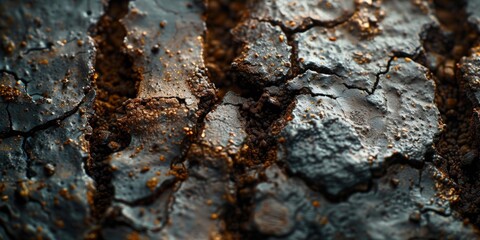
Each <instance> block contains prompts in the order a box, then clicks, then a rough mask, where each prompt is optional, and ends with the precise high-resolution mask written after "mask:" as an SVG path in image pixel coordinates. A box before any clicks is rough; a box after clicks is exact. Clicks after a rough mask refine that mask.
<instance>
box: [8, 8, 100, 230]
mask: <svg viewBox="0 0 480 240" xmlns="http://www.w3.org/2000/svg"><path fill="white" fill-rule="evenodd" d="M1 8H2V12H4V13H5V15H4V17H2V19H1V21H0V26H1V27H0V29H1V33H0V34H1V37H2V45H1V46H2V48H1V49H0V58H1V59H2V60H1V61H0V72H1V84H0V86H1V87H0V88H1V90H0V92H1V94H0V105H1V107H0V108H1V109H2V111H3V113H4V114H3V117H2V118H3V119H7V121H4V120H2V121H0V131H1V136H2V140H1V141H0V148H1V149H2V154H1V155H2V157H1V159H2V164H1V165H2V174H1V180H0V181H1V186H2V187H1V189H2V190H1V191H2V193H1V194H2V200H3V201H2V203H1V204H0V205H1V206H0V208H2V209H3V210H2V214H1V216H0V219H1V226H2V227H1V229H2V230H1V231H0V232H1V234H0V235H1V238H2V239H20V238H23V239H28V238H32V239H33V238H37V239H38V238H42V239H60V238H61V239H78V238H79V237H80V238H83V237H86V236H87V234H88V231H89V230H90V224H89V222H91V221H92V219H91V215H90V211H91V206H90V205H89V203H91V196H92V194H93V192H94V188H93V186H94V185H93V181H92V180H91V179H90V178H89V177H88V176H87V175H86V173H85V170H84V166H85V163H86V161H87V159H88V158H89V144H88V142H87V141H86V139H85V138H86V136H87V135H88V134H89V132H90V131H91V130H90V129H89V124H88V121H87V120H88V117H89V116H90V114H91V104H92V102H93V98H94V96H95V93H94V91H93V88H92V84H91V81H92V79H93V73H94V69H93V62H92V60H93V58H94V54H95V50H94V47H93V43H92V41H91V39H90V38H89V37H88V35H87V29H88V28H89V27H90V25H91V24H93V23H94V22H95V21H97V19H98V16H99V15H100V14H101V11H102V5H101V3H100V2H99V1H89V2H87V1H69V2H65V1H48V2H47V1H35V2H31V3H30V2H28V1H7V2H3V3H2V5H1Z"/></svg>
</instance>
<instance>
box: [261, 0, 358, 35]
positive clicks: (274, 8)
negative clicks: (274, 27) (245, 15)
mask: <svg viewBox="0 0 480 240" xmlns="http://www.w3.org/2000/svg"><path fill="white" fill-rule="evenodd" d="M354 2H355V1H353V0H346V1H335V0H326V1H286V0H270V1H251V10H252V13H251V17H252V18H254V19H259V20H262V21H269V22H275V23H277V24H279V25H281V26H283V27H284V28H286V29H289V30H294V31H297V30H302V29H305V28H306V27H308V25H312V24H318V25H334V24H338V23H339V22H342V21H345V20H346V19H348V18H349V17H350V16H351V15H353V13H354V11H355V3H354Z"/></svg>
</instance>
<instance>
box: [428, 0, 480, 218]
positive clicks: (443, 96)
mask: <svg viewBox="0 0 480 240" xmlns="http://www.w3.org/2000/svg"><path fill="white" fill-rule="evenodd" d="M434 5H435V11H436V16H437V18H438V19H439V21H440V24H441V29H435V28H433V29H430V30H428V31H427V36H426V40H425V41H424V48H425V50H426V53H427V56H430V57H433V58H435V59H436V62H437V63H438V64H434V63H429V62H428V61H427V63H426V64H425V65H426V66H428V67H429V68H430V70H431V72H432V73H433V75H434V76H435V78H434V79H435V81H436V85H437V87H436V96H435V103H436V105H437V107H438V109H439V111H440V114H441V119H442V121H443V132H442V133H441V134H440V136H439V138H438V140H437V141H436V143H435V148H436V151H437V154H438V156H437V158H436V160H435V161H434V163H435V165H437V167H439V168H440V169H441V170H442V171H443V172H444V173H446V175H447V176H448V177H449V178H451V179H452V180H453V181H454V182H455V183H456V184H457V189H456V192H457V193H460V194H457V196H458V198H454V199H451V202H452V207H453V208H454V209H455V210H456V211H458V212H459V213H460V214H461V215H462V217H463V218H464V221H465V222H469V221H471V222H472V223H474V224H475V225H476V226H480V217H479V213H480V209H479V206H480V202H479V200H478V194H477V193H478V192H477V190H475V188H478V187H479V186H480V183H479V182H478V172H479V171H480V165H479V164H478V161H475V160H478V152H477V150H476V149H475V146H474V145H473V143H474V141H473V140H474V139H473V136H472V134H471V130H472V129H471V116H472V109H473V106H472V103H471V102H470V100H469V99H468V97H467V95H466V92H465V87H464V83H463V82H462V79H461V74H459V70H458V63H459V61H460V60H461V58H462V57H464V56H467V55H468V53H469V50H470V48H471V47H472V46H473V44H474V42H475V41H476V40H477V39H478V36H477V34H475V32H474V30H473V29H472V26H470V25H469V24H468V21H467V20H468V15H467V13H466V12H465V8H466V4H465V3H464V2H463V1H448V0H435V1H434ZM475 186H476V187H475Z"/></svg>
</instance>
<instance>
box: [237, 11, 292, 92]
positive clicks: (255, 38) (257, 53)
mask: <svg viewBox="0 0 480 240" xmlns="http://www.w3.org/2000/svg"><path fill="white" fill-rule="evenodd" d="M233 34H234V36H236V37H237V41H240V42H243V43H244V44H243V45H244V46H243V48H242V53H241V54H240V56H238V57H237V58H236V59H235V60H234V62H233V63H232V70H233V71H235V72H236V74H238V75H239V76H240V77H241V78H242V79H244V81H248V82H249V83H251V84H255V85H260V86H262V85H271V84H274V83H276V82H279V81H281V80H284V79H285V78H286V77H287V75H288V73H289V70H290V67H291V64H290V57H291V56H290V55H291V49H292V47H290V46H289V45H288V44H287V37H286V35H285V34H284V33H283V32H282V30H281V28H280V27H278V26H272V25H271V24H270V23H268V22H259V21H255V20H252V21H248V22H245V23H244V24H242V25H239V26H237V27H236V28H235V29H234V30H233Z"/></svg>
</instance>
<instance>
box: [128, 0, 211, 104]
mask: <svg viewBox="0 0 480 240" xmlns="http://www.w3.org/2000/svg"><path fill="white" fill-rule="evenodd" d="M203 12H204V6H203V4H202V3H201V1H196V0H193V1H192V0H181V1H174V2H170V1H132V2H130V6H129V12H128V14H127V15H126V16H125V18H124V19H122V20H121V22H122V23H123V24H125V26H126V30H127V37H126V44H127V49H128V50H129V52H130V54H131V55H132V56H134V58H136V60H135V64H134V65H135V69H136V70H137V71H138V72H139V73H140V74H141V75H142V77H143V80H142V81H141V83H140V86H139V93H138V97H140V98H148V97H172V98H182V99H185V102H186V103H187V105H193V106H196V105H197V104H198V101H199V100H198V98H197V97H199V96H204V95H207V94H208V92H205V91H208V89H210V86H209V84H208V82H207V79H206V73H205V66H204V63H203V48H202V46H203V35H204V32H205V23H204V22H203V20H202V18H201V16H202V14H203Z"/></svg>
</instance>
